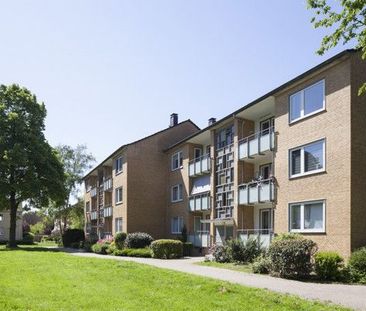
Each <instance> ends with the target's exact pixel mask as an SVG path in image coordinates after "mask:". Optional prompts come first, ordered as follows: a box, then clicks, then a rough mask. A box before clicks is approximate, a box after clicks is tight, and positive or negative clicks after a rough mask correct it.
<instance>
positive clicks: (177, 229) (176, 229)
mask: <svg viewBox="0 0 366 311" xmlns="http://www.w3.org/2000/svg"><path fill="white" fill-rule="evenodd" d="M183 226H184V223H183V217H180V216H178V217H173V218H172V222H171V230H172V234H181V233H182V229H183Z"/></svg>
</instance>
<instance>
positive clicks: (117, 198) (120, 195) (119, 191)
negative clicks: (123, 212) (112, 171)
mask: <svg viewBox="0 0 366 311" xmlns="http://www.w3.org/2000/svg"><path fill="white" fill-rule="evenodd" d="M122 201H123V191H122V187H119V188H117V189H116V191H115V203H116V204H118V203H122Z"/></svg>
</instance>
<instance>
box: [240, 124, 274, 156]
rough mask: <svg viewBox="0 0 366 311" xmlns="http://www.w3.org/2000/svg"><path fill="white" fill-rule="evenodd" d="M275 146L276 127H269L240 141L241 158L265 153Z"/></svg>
mask: <svg viewBox="0 0 366 311" xmlns="http://www.w3.org/2000/svg"><path fill="white" fill-rule="evenodd" d="M274 147H275V139H274V128H273V127H272V128H269V129H266V130H263V131H260V132H257V133H255V134H253V135H250V136H248V137H245V138H244V139H242V140H240V141H239V160H243V159H250V158H253V157H254V156H256V155H262V154H265V153H266V152H267V151H271V150H273V149H274Z"/></svg>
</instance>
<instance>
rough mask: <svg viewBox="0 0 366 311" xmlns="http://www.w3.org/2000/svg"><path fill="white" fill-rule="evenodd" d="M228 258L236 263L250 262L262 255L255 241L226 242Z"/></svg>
mask: <svg viewBox="0 0 366 311" xmlns="http://www.w3.org/2000/svg"><path fill="white" fill-rule="evenodd" d="M228 247H229V253H230V257H231V259H232V260H233V261H235V262H238V263H247V262H252V261H253V260H254V259H255V258H256V257H258V256H259V255H260V254H261V253H262V247H261V244H260V243H259V241H258V240H257V239H248V240H247V241H245V242H243V241H242V240H239V239H237V240H231V241H229V242H228Z"/></svg>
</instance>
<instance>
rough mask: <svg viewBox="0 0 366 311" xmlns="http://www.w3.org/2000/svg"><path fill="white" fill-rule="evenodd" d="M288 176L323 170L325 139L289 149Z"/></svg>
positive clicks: (298, 175)
mask: <svg viewBox="0 0 366 311" xmlns="http://www.w3.org/2000/svg"><path fill="white" fill-rule="evenodd" d="M289 162H290V163H289V166H290V178H295V177H300V176H305V175H309V174H315V173H319V172H324V171H325V139H322V140H319V141H316V142H313V143H310V144H307V145H304V146H301V147H298V148H294V149H291V150H290V151H289Z"/></svg>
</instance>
